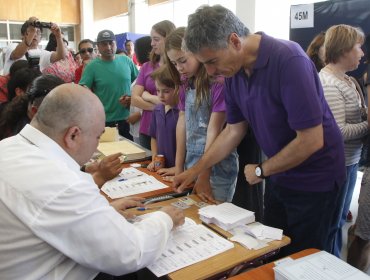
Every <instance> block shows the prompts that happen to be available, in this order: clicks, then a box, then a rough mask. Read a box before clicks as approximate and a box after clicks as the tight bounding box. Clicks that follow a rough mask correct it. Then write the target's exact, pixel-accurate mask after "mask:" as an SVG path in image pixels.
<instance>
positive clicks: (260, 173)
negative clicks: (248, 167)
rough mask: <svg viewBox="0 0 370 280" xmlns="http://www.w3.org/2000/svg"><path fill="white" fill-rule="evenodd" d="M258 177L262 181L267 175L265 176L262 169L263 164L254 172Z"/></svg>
mask: <svg viewBox="0 0 370 280" xmlns="http://www.w3.org/2000/svg"><path fill="white" fill-rule="evenodd" d="M254 172H255V174H256V176H257V177H258V178H261V179H265V178H266V177H265V175H263V169H262V163H260V164H259V165H257V166H256V169H255V170H254Z"/></svg>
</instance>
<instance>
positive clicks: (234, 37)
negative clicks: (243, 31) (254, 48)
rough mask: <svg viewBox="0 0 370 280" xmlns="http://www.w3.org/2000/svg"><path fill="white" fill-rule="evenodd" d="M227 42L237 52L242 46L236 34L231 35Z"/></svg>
mask: <svg viewBox="0 0 370 280" xmlns="http://www.w3.org/2000/svg"><path fill="white" fill-rule="evenodd" d="M229 42H230V44H231V45H232V46H233V47H234V48H236V49H237V50H239V49H240V48H241V46H242V43H241V41H240V38H239V36H238V34H236V33H231V35H230V37H229Z"/></svg>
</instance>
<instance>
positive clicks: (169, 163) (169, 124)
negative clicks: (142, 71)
mask: <svg viewBox="0 0 370 280" xmlns="http://www.w3.org/2000/svg"><path fill="white" fill-rule="evenodd" d="M151 77H152V79H153V80H154V81H155V86H156V88H157V96H158V97H159V100H160V101H161V104H158V105H157V106H155V108H154V110H153V113H152V121H151V125H150V132H149V133H150V136H151V148H152V162H151V163H150V164H149V165H148V169H149V170H150V171H156V170H155V166H154V158H155V157H156V155H158V154H161V155H164V158H165V168H161V169H159V170H157V173H158V174H160V175H162V176H165V178H166V179H167V180H171V178H172V177H171V176H173V175H174V174H175V157H176V124H177V119H178V117H179V109H178V108H177V103H178V102H177V98H176V96H175V83H174V81H173V79H172V76H171V73H170V72H169V69H168V67H166V66H161V67H160V68H158V69H157V70H155V71H154V72H153V73H152V75H151Z"/></svg>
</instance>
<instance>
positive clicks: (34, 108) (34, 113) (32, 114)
mask: <svg viewBox="0 0 370 280" xmlns="http://www.w3.org/2000/svg"><path fill="white" fill-rule="evenodd" d="M37 109H38V108H37V107H36V106H35V105H31V108H30V113H31V116H30V117H31V119H32V118H33V117H34V116H35V115H36V113H37Z"/></svg>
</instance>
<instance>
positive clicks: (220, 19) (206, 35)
mask: <svg viewBox="0 0 370 280" xmlns="http://www.w3.org/2000/svg"><path fill="white" fill-rule="evenodd" d="M231 33H236V34H237V35H238V36H239V37H246V36H248V35H249V29H248V28H247V27H246V26H245V25H244V24H243V23H242V22H241V21H240V19H239V18H238V17H237V16H236V15H235V14H234V13H233V12H231V11H230V10H228V9H226V8H224V7H222V6H221V5H214V6H208V5H204V6H201V7H199V8H198V9H197V10H196V11H195V13H194V14H191V15H190V16H189V19H188V26H187V28H186V34H185V43H186V47H187V49H188V50H189V51H191V52H192V53H198V52H199V51H200V50H201V49H202V48H210V49H213V50H218V49H224V48H226V47H227V44H228V39H229V36H230V35H231Z"/></svg>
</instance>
